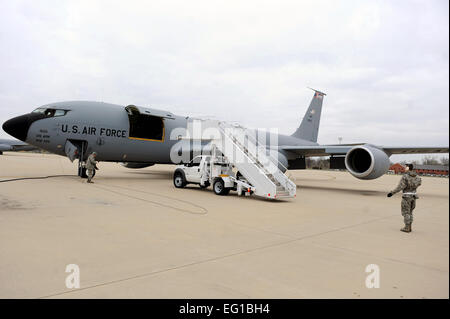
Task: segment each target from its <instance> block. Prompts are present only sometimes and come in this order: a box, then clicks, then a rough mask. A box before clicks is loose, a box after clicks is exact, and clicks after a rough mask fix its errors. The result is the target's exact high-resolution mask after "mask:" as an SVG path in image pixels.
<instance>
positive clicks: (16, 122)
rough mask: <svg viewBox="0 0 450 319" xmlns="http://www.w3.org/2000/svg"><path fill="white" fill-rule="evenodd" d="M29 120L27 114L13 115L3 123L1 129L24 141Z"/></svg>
mask: <svg viewBox="0 0 450 319" xmlns="http://www.w3.org/2000/svg"><path fill="white" fill-rule="evenodd" d="M31 123H33V121H31V119H30V117H29V115H28V114H25V115H21V116H18V117H14V118H12V119H10V120H7V121H6V122H5V123H3V126H2V127H3V130H4V131H5V132H6V133H8V134H9V135H11V136H14V137H15V138H17V139H19V140H21V141H25V140H26V139H27V135H28V129H29V128H30V125H31Z"/></svg>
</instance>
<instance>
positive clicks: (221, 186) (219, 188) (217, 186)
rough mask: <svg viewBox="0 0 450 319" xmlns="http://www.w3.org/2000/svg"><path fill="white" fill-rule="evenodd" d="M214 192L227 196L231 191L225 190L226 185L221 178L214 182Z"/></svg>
mask: <svg viewBox="0 0 450 319" xmlns="http://www.w3.org/2000/svg"><path fill="white" fill-rule="evenodd" d="M213 190H214V193H216V195H227V194H228V193H229V192H230V189H228V188H225V183H224V182H223V179H221V178H218V179H216V180H215V181H214V184H213Z"/></svg>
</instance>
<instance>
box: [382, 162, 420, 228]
mask: <svg viewBox="0 0 450 319" xmlns="http://www.w3.org/2000/svg"><path fill="white" fill-rule="evenodd" d="M406 167H407V168H406V173H405V174H404V175H403V176H402V179H401V180H400V183H399V184H398V186H397V187H396V188H395V189H394V190H392V191H390V192H389V194H387V197H391V196H392V195H394V194H395V193H398V192H399V191H403V194H402V205H401V208H402V215H403V218H404V222H405V227H403V228H402V229H400V230H401V231H402V232H405V233H410V232H411V231H412V229H411V225H412V222H413V210H414V208H415V207H416V199H418V198H419V197H418V196H417V195H416V191H417V188H418V187H419V186H420V185H421V184H422V179H421V178H420V177H419V176H417V173H416V172H414V171H413V169H414V166H413V164H407V165H406Z"/></svg>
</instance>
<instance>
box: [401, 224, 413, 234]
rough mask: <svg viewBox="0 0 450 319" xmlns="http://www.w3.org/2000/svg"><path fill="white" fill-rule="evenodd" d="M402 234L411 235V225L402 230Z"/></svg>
mask: <svg viewBox="0 0 450 319" xmlns="http://www.w3.org/2000/svg"><path fill="white" fill-rule="evenodd" d="M400 230H401V231H402V232H405V233H410V232H411V225H405V227H403V228H402V229H400Z"/></svg>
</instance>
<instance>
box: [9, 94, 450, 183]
mask: <svg viewBox="0 0 450 319" xmlns="http://www.w3.org/2000/svg"><path fill="white" fill-rule="evenodd" d="M325 95H326V94H325V93H323V92H320V91H318V90H314V96H313V98H312V101H311V103H310V105H309V108H308V109H307V111H306V114H305V116H304V117H303V120H302V121H301V124H300V126H299V127H298V129H297V130H296V131H295V132H294V133H293V134H292V135H290V136H287V135H281V134H277V140H278V143H277V146H276V147H277V151H278V160H279V162H281V163H282V164H283V165H282V166H283V167H286V168H288V169H305V168H306V161H305V158H307V157H312V156H330V167H331V168H335V169H344V168H345V169H347V171H348V172H349V173H350V174H351V175H353V176H355V177H356V178H359V179H375V178H378V177H380V176H382V175H383V174H385V173H386V172H387V170H388V168H389V164H390V161H389V157H390V156H391V155H392V154H418V153H448V151H449V148H448V146H447V147H439V146H437V147H429V146H426V147H397V146H395V147H392V146H376V145H372V144H353V145H340V144H338V145H320V144H318V143H317V136H318V132H319V123H320V117H321V112H322V104H323V99H324V97H325ZM190 120H192V119H191V118H190V117H188V116H178V115H174V114H173V113H171V112H168V111H165V110H159V109H154V108H148V107H141V106H135V105H128V106H122V105H115V104H109V103H103V102H91V101H68V102H58V103H51V104H47V105H43V106H40V107H38V108H37V109H35V110H34V111H32V112H31V113H29V114H25V115H21V116H18V117H15V118H12V119H10V120H8V121H6V122H5V123H4V124H3V130H4V131H5V132H7V133H8V134H10V135H12V136H14V137H16V138H18V139H19V140H21V141H24V142H26V143H29V144H31V145H34V146H36V147H39V148H42V149H44V150H47V151H49V152H51V153H55V154H58V155H62V156H67V157H68V158H69V159H70V160H72V161H73V160H74V159H79V162H80V163H81V162H82V161H84V160H85V159H86V158H87V156H88V154H89V153H91V152H93V151H95V152H97V154H98V155H97V159H98V160H99V161H109V162H120V163H123V165H124V166H125V167H128V168H144V167H148V166H151V165H154V164H155V163H157V164H174V162H173V160H171V158H173V157H171V152H178V153H180V152H181V153H183V152H186V151H187V150H188V151H189V152H192V149H189V144H188V145H187V144H186V141H185V142H183V141H180V139H179V138H173V136H174V135H177V134H174V133H175V132H177V130H178V129H179V128H186V127H187V125H188V122H189V121H190ZM177 136H178V135H177ZM187 143H189V142H187ZM202 145H203V144H202ZM268 147H271V146H268ZM78 173H79V175H80V176H85V172H84V171H83V168H82V165H81V164H80V165H79V171H78Z"/></svg>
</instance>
